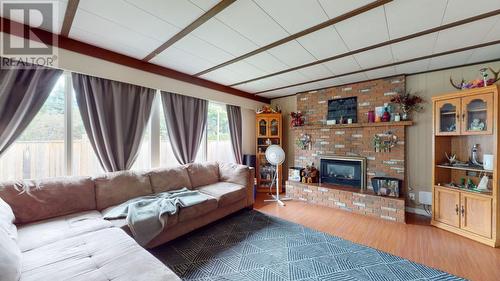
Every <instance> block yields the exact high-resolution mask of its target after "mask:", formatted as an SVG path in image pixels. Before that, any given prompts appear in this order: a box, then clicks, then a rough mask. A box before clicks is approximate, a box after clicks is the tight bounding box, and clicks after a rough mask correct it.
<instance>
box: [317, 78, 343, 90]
mask: <svg viewBox="0 0 500 281" xmlns="http://www.w3.org/2000/svg"><path fill="white" fill-rule="evenodd" d="M343 84H345V82H344V80H342V78H340V77H339V78H331V79H327V80H323V81H319V82H315V83H313V85H314V86H315V87H314V88H315V89H320V88H328V87H334V86H338V85H343Z"/></svg>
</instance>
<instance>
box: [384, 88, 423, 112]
mask: <svg viewBox="0 0 500 281" xmlns="http://www.w3.org/2000/svg"><path fill="white" fill-rule="evenodd" d="M391 102H392V103H396V104H399V107H400V108H401V111H402V112H403V114H406V115H407V114H410V113H411V112H412V111H416V112H419V111H421V110H422V109H424V107H423V106H422V105H421V104H422V103H424V100H423V99H422V98H421V97H419V96H417V95H414V94H412V93H410V92H406V93H399V94H397V95H395V96H394V97H392V98H391Z"/></svg>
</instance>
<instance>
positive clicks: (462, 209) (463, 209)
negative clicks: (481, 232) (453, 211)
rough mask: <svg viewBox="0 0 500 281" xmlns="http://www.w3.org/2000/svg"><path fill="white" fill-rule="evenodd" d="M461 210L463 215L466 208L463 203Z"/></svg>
mask: <svg viewBox="0 0 500 281" xmlns="http://www.w3.org/2000/svg"><path fill="white" fill-rule="evenodd" d="M460 212H461V213H462V216H463V215H465V208H464V206H463V205H462V208H461V209H460Z"/></svg>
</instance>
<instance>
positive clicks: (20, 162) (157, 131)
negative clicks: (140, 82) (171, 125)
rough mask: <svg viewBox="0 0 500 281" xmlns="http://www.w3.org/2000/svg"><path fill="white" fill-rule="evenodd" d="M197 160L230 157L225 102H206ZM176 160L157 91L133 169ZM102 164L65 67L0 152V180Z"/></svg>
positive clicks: (90, 171) (85, 171)
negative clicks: (26, 122) (16, 135)
mask: <svg viewBox="0 0 500 281" xmlns="http://www.w3.org/2000/svg"><path fill="white" fill-rule="evenodd" d="M196 161H197V162H202V161H221V162H234V154H233V149H232V146H231V137H230V133H229V125H228V119H227V112H226V107H225V105H224V104H221V103H215V102H209V104H208V120H207V127H206V128H205V134H204V137H203V140H202V143H201V145H200V149H199V151H198V155H197V156H196ZM176 165H179V163H178V162H177V159H176V158H175V156H174V153H173V151H172V146H171V144H170V140H169V137H168V131H167V124H166V122H165V116H164V114H163V107H162V105H161V98H160V95H159V94H158V95H157V97H156V99H155V101H154V103H153V113H152V114H151V117H150V120H149V124H148V126H147V127H146V130H145V132H144V135H143V139H142V142H141V146H140V149H139V153H138V156H137V158H136V161H135V162H134V165H133V166H132V170H145V169H149V168H151V167H156V166H161V167H171V166H176ZM103 172H104V171H103V169H102V167H101V165H100V163H99V160H98V158H97V156H96V154H95V152H94V149H93V148H92V145H91V143H90V140H89V138H88V136H87V133H86V131H85V127H84V125H83V121H82V118H81V115H80V110H79V108H78V103H77V101H76V95H75V92H74V91H73V89H72V85H71V74H70V73H69V72H65V73H64V74H63V75H61V77H60V78H59V80H58V81H57V83H56V85H55V87H54V89H53V90H52V92H51V93H50V95H49V97H48V98H47V101H46V102H45V103H44V105H43V106H42V108H41V109H40V111H39V112H38V114H37V115H36V116H35V118H34V119H33V121H32V122H31V123H30V124H29V126H28V127H27V128H26V130H25V131H24V132H23V133H22V134H21V136H20V137H19V138H18V139H17V140H16V141H15V142H14V143H13V144H12V145H11V146H10V147H9V149H8V150H7V151H6V152H5V153H4V154H3V155H2V156H1V158H0V180H19V179H40V178H48V177H58V176H64V175H75V176H95V175H98V174H101V173H103Z"/></svg>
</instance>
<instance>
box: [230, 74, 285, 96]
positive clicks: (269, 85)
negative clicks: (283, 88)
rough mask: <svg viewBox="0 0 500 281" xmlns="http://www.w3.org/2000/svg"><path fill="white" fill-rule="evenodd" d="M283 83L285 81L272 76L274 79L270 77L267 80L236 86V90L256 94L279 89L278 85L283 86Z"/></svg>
mask: <svg viewBox="0 0 500 281" xmlns="http://www.w3.org/2000/svg"><path fill="white" fill-rule="evenodd" d="M282 83H283V80H281V79H279V78H278V77H276V76H272V77H269V78H266V79H262V80H257V81H254V82H250V83H246V84H242V85H238V86H235V87H234V88H236V89H239V90H242V91H247V92H250V93H256V92H260V91H265V90H268V89H273V88H277V87H278V85H281V84H282Z"/></svg>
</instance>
